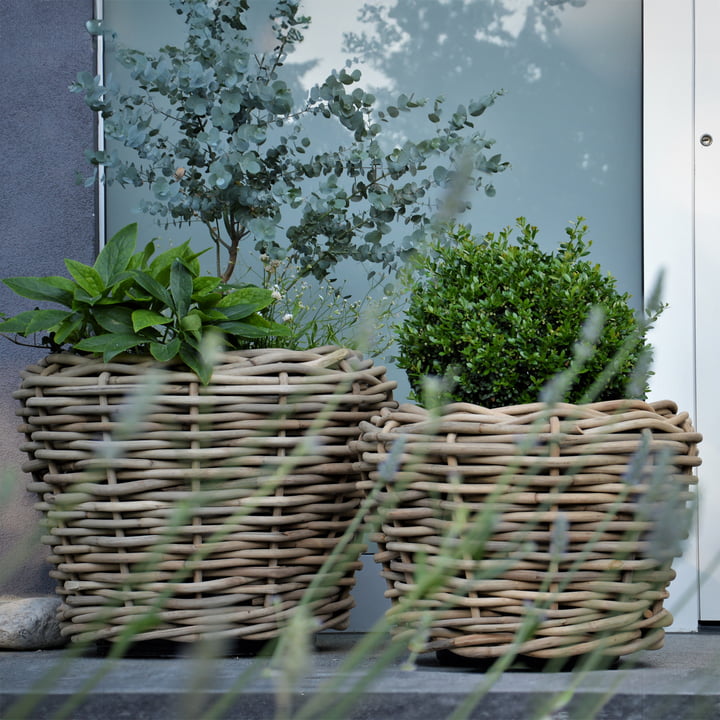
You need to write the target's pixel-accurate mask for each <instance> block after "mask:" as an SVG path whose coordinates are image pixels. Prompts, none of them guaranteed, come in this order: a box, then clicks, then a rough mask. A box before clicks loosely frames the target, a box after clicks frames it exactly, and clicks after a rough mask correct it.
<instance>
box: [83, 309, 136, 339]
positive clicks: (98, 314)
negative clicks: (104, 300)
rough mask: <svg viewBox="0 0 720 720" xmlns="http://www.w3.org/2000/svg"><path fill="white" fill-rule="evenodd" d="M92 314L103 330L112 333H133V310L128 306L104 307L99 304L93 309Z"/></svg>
mask: <svg viewBox="0 0 720 720" xmlns="http://www.w3.org/2000/svg"><path fill="white" fill-rule="evenodd" d="M92 316H93V317H94V318H95V320H96V321H97V323H98V325H100V327H101V328H102V329H103V330H107V331H108V332H110V333H132V332H133V326H132V318H131V316H132V311H131V310H130V308H127V307H116V306H113V307H103V306H101V305H100V306H97V307H96V308H94V309H93V311H92Z"/></svg>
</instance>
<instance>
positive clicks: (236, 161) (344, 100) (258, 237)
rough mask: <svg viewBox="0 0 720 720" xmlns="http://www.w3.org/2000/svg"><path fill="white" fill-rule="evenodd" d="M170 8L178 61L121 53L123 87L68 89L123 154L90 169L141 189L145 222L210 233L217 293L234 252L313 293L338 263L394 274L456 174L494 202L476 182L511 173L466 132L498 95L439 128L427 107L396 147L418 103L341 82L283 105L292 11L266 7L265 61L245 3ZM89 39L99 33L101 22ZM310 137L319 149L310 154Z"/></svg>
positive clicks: (280, 5)
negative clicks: (192, 225)
mask: <svg viewBox="0 0 720 720" xmlns="http://www.w3.org/2000/svg"><path fill="white" fill-rule="evenodd" d="M169 2H170V4H171V5H172V6H173V7H174V8H175V9H176V10H177V12H178V13H179V14H181V15H183V16H184V19H185V23H186V27H187V32H186V38H185V43H184V45H183V47H173V46H166V47H163V48H161V49H160V50H159V51H158V52H157V54H154V55H151V54H147V53H144V52H140V51H138V50H132V49H128V48H124V47H120V46H119V45H115V49H114V52H115V54H116V57H117V59H118V61H119V62H120V63H121V65H122V66H124V67H125V68H126V69H127V70H128V72H129V75H130V78H131V83H130V84H131V86H130V87H129V88H123V87H119V86H116V85H113V84H111V83H109V84H108V86H107V87H104V86H102V85H101V84H100V80H99V78H97V77H93V76H92V75H91V74H90V73H87V72H84V73H80V74H79V75H78V78H77V82H75V83H74V84H73V85H72V86H71V89H72V90H73V91H75V92H79V93H82V94H83V95H84V97H85V101H86V103H87V105H88V106H89V107H90V108H91V109H92V110H93V111H95V112H98V113H100V114H101V115H102V117H103V118H104V128H105V133H106V136H108V137H109V138H110V139H111V140H112V141H115V142H116V143H119V144H120V145H121V146H124V147H125V148H128V149H129V150H130V151H131V153H132V154H133V159H131V160H127V159H122V158H121V157H120V156H119V155H118V153H117V152H115V151H113V150H112V149H111V150H108V151H91V152H88V153H87V156H88V159H89V160H90V162H91V163H93V164H94V165H97V166H104V167H105V169H106V171H107V173H106V177H107V178H108V180H109V181H115V182H118V183H120V184H121V185H134V186H137V187H140V186H145V187H147V188H149V189H150V190H151V191H152V194H153V199H152V200H149V201H147V202H146V203H145V204H144V207H143V209H144V210H145V211H146V212H149V213H151V214H153V215H156V216H159V217H160V218H164V219H165V220H166V221H168V222H177V223H183V222H192V221H200V222H202V223H204V224H205V225H206V226H207V228H208V230H209V232H210V234H211V237H212V240H213V241H214V243H215V244H216V247H217V249H218V271H217V274H218V275H221V276H222V277H223V279H224V280H225V281H227V280H228V279H229V278H230V277H231V275H232V273H233V271H234V269H235V267H236V265H238V259H239V258H238V250H239V248H240V247H241V242H243V241H244V242H251V243H252V246H253V247H254V249H255V251H257V252H259V253H267V254H269V255H270V256H272V257H274V258H277V257H282V255H283V254H284V252H286V251H292V252H293V253H295V255H296V256H297V262H298V267H299V268H300V271H301V272H302V273H303V274H308V273H313V274H314V275H315V276H316V277H317V278H319V279H322V278H324V277H326V276H327V274H328V273H329V272H330V271H331V269H332V268H333V267H334V266H335V264H336V263H337V262H339V261H340V260H342V259H344V258H351V259H354V260H360V261H369V262H372V263H376V264H381V265H382V266H383V267H384V268H394V267H395V266H396V263H397V260H398V258H399V257H400V258H402V257H405V256H406V255H408V254H411V253H412V251H413V248H414V247H416V246H417V245H419V244H420V243H419V240H420V239H421V238H422V237H423V236H424V234H425V233H426V231H427V229H428V227H429V225H430V224H431V222H432V217H431V216H432V212H431V210H430V208H431V201H432V190H433V188H446V187H452V185H453V183H454V182H456V181H457V179H458V178H457V175H458V173H457V172H456V171H455V170H453V167H454V166H455V165H456V162H457V161H458V160H460V159H462V161H463V162H462V167H463V168H464V174H465V175H466V176H467V177H463V180H464V181H465V182H467V183H468V184H469V185H472V186H473V187H474V188H475V189H480V188H484V189H485V191H486V193H487V194H488V195H492V194H494V189H493V187H492V185H491V184H489V183H487V184H486V182H485V179H484V178H485V177H487V176H490V175H493V174H494V173H497V172H499V171H501V170H503V169H504V168H505V166H506V163H504V162H502V160H501V157H500V155H492V156H488V155H486V151H487V150H489V149H490V148H491V147H492V145H493V141H492V140H490V139H487V138H485V136H484V135H483V134H482V133H479V132H477V131H475V130H474V122H473V121H474V118H475V117H478V116H479V115H481V114H482V113H483V112H484V111H485V110H486V109H487V107H489V106H490V105H492V103H493V102H494V100H495V98H496V97H497V94H498V93H491V94H490V95H488V96H487V97H485V98H483V99H481V100H476V101H469V102H468V104H467V107H465V106H460V107H458V108H457V109H456V110H455V111H454V112H452V114H451V115H450V117H449V118H447V119H443V107H442V105H443V102H442V99H437V100H435V102H434V103H433V106H432V110H431V111H430V112H429V113H428V116H427V118H428V133H427V135H426V137H423V138H421V139H418V140H415V141H410V140H406V141H405V142H404V143H403V144H402V145H396V142H395V141H394V140H393V139H392V138H393V137H394V136H396V135H397V132H395V131H394V122H393V121H394V120H395V119H396V118H398V117H400V116H401V115H402V114H403V113H410V112H421V111H422V108H423V107H424V106H425V104H426V101H425V100H421V99H416V98H414V97H412V96H411V95H407V94H401V95H400V96H399V97H398V98H397V100H396V102H395V103H394V104H392V105H391V106H389V107H386V108H381V107H378V105H379V103H378V101H377V99H376V98H375V96H374V95H372V94H371V93H369V92H366V91H365V90H364V89H363V88H362V87H360V86H359V84H358V83H359V81H360V77H361V75H360V71H359V70H357V69H351V68H350V67H349V66H348V67H347V68H344V69H341V70H339V71H334V72H332V73H331V74H330V75H329V76H328V77H327V78H326V79H325V80H324V81H323V82H322V83H321V84H319V85H317V86H315V87H313V88H312V89H311V91H310V92H309V94H307V95H306V96H304V97H303V98H302V99H300V100H299V101H298V100H297V98H295V97H294V96H293V89H292V88H293V83H292V80H293V77H292V71H291V70H288V69H286V68H285V67H284V63H285V60H286V58H287V56H288V54H289V53H291V52H292V51H293V49H294V48H295V47H296V46H297V45H298V44H299V43H301V42H302V41H303V35H302V30H303V29H305V28H307V27H308V24H309V22H310V18H308V17H305V16H302V15H301V14H300V13H299V4H300V3H299V0H277V1H276V2H274V3H273V4H272V5H271V4H270V3H268V6H270V7H269V10H270V12H269V16H270V19H271V21H272V32H273V35H274V39H275V40H274V42H275V46H274V48H273V49H272V50H271V51H269V52H267V53H265V54H259V53H256V52H255V50H254V49H253V46H252V42H251V41H252V37H253V32H252V31H251V30H248V22H249V21H248V20H247V19H246V17H245V16H246V13H247V12H248V10H249V4H250V3H249V1H248V0H216V1H215V2H212V3H210V2H207V0H169ZM88 28H89V30H90V31H91V32H107V31H105V30H104V29H103V28H102V27H100V26H99V25H98V23H97V22H95V23H92V24H91V25H89V26H88ZM255 34H257V33H255ZM304 121H308V124H309V125H310V126H312V127H313V128H314V132H315V133H316V136H319V137H322V138H323V141H322V142H323V146H321V147H314V146H313V142H312V141H311V139H310V137H309V134H308V133H307V131H306V129H305V128H304V125H303V122H304ZM333 138H340V141H341V142H340V144H338V143H337V141H336V140H333ZM110 147H112V144H111V146H110ZM465 168H467V169H466V170H465ZM88 182H93V178H89V179H88ZM396 223H404V224H405V225H407V227H408V228H409V232H408V234H407V235H406V236H405V238H404V239H403V240H402V241H401V242H400V243H399V245H396V243H395V242H391V241H390V240H389V234H390V232H391V229H392V225H393V224H396ZM282 235H284V237H282ZM222 255H225V260H224V265H225V267H224V269H221V262H220V258H221V256H222Z"/></svg>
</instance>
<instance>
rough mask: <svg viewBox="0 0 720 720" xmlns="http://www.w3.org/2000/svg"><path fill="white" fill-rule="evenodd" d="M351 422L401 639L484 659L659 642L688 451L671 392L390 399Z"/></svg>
mask: <svg viewBox="0 0 720 720" xmlns="http://www.w3.org/2000/svg"><path fill="white" fill-rule="evenodd" d="M362 427H363V434H362V438H361V440H360V441H358V442H357V443H356V447H357V449H358V451H359V453H361V454H362V461H361V462H360V463H359V464H358V469H359V470H360V471H362V473H363V477H364V479H363V481H362V482H361V487H362V488H363V489H364V490H365V491H366V492H367V493H371V492H373V490H375V492H376V493H377V492H378V490H377V486H378V485H380V487H381V490H380V492H379V494H378V495H377V516H378V518H379V519H378V523H379V531H378V533H377V535H376V537H375V539H376V541H377V543H378V548H379V549H378V553H377V554H376V560H377V561H378V562H379V563H381V564H382V567H383V575H384V577H385V580H386V581H387V587H388V590H387V592H386V595H387V596H388V597H389V598H390V599H391V601H392V604H393V606H392V608H391V610H390V611H389V612H390V618H391V620H392V622H393V627H394V631H395V633H396V634H398V635H400V636H404V637H407V639H408V642H409V643H411V644H412V645H413V647H415V648H418V647H421V648H422V649H423V650H426V651H432V650H442V651H449V652H451V653H454V654H457V655H462V656H465V657H468V658H477V659H485V658H494V657H499V656H501V655H504V654H506V653H508V652H515V653H517V654H519V655H527V656H533V657H537V658H558V657H569V656H573V655H582V654H586V653H590V652H599V653H602V654H604V655H607V656H615V657H618V656H621V655H625V654H628V653H632V652H635V651H636V650H640V649H654V648H658V647H660V646H661V645H662V642H663V638H664V630H663V628H664V627H666V626H667V625H669V624H670V623H671V621H672V617H671V615H670V613H669V612H668V611H667V610H666V609H665V608H664V607H663V601H664V599H666V597H667V595H668V593H667V586H668V584H669V583H670V581H671V580H672V578H673V577H674V572H673V570H672V569H671V562H672V559H673V557H675V556H677V555H678V554H679V551H680V542H681V540H682V539H683V538H684V537H685V535H686V533H687V526H688V522H689V516H690V512H691V511H690V509H689V508H690V506H691V500H692V498H693V492H692V489H691V486H692V485H693V484H694V483H695V482H696V479H695V477H694V475H693V469H694V468H695V467H696V466H697V465H699V464H700V458H699V457H698V454H697V444H698V442H700V440H701V436H700V435H699V434H698V433H697V432H695V431H694V429H693V427H692V425H691V423H690V420H689V418H688V415H687V413H678V411H677V407H676V406H675V404H674V403H672V402H668V401H665V402H658V403H644V402H641V401H630V400H618V401H610V402H603V403H595V404H590V405H583V406H576V405H564V404H560V405H555V406H553V407H548V406H545V405H543V404H539V403H538V404H533V405H521V406H515V407H507V408H499V409H492V410H491V409H487V408H483V407H476V406H473V405H467V404H454V405H450V406H447V407H446V408H444V409H442V410H441V411H440V412H438V413H434V414H431V413H429V412H427V411H426V410H424V409H422V408H419V407H415V406H413V405H402V406H401V407H400V408H398V409H396V410H395V409H391V408H387V409H384V410H382V411H381V412H380V413H378V414H377V415H376V416H374V417H373V418H372V421H371V422H365V423H363V426H362ZM400 441H401V442H402V445H398V442H400ZM424 588H429V589H424Z"/></svg>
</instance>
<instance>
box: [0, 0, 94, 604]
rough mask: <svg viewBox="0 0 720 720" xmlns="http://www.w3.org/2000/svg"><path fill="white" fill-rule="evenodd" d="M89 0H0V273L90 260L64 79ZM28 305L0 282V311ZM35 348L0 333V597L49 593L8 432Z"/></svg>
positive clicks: (88, 196) (80, 64)
mask: <svg viewBox="0 0 720 720" xmlns="http://www.w3.org/2000/svg"><path fill="white" fill-rule="evenodd" d="M92 12H93V2H92V0H2V2H0V67H1V68H2V74H1V75H0V78H1V79H0V108H2V114H1V115H0V159H2V167H3V170H2V184H1V185H0V258H1V260H0V277H8V276H14V275H61V274H65V267H64V264H63V258H65V257H73V258H76V259H78V260H81V261H83V262H87V261H89V260H91V259H92V257H93V255H94V252H95V245H96V231H95V220H94V217H95V201H94V193H95V191H94V189H87V188H84V187H82V186H80V185H77V184H76V183H75V174H76V172H77V171H82V172H84V171H85V170H86V167H87V166H86V164H85V162H84V158H83V151H84V149H85V148H87V147H90V146H91V145H92V143H93V138H94V129H93V128H94V121H93V117H92V113H91V112H90V111H89V110H88V109H87V107H86V106H85V105H84V103H83V101H82V98H81V97H80V96H78V95H74V94H71V93H70V92H69V91H68V85H69V84H70V83H71V82H72V81H73V79H74V78H75V75H76V74H77V72H78V71H80V70H89V71H92V70H93V67H94V62H95V61H94V49H93V42H92V39H91V38H90V36H89V35H88V34H87V32H86V31H85V22H86V21H87V20H88V19H90V18H91V17H92ZM31 307H32V304H31V301H30V300H23V299H22V298H18V297H17V296H15V295H14V294H13V293H11V292H10V290H9V289H8V288H6V287H5V286H4V285H2V286H0V311H3V312H5V313H7V314H14V313H16V312H19V311H21V310H27V309H30V308H31ZM41 356H42V350H38V349H33V348H24V347H18V346H16V345H14V344H12V343H11V342H9V341H7V340H6V339H3V338H0V594H2V593H14V594H26V593H38V592H44V591H51V590H52V587H53V583H52V582H51V580H50V579H49V577H48V567H47V566H46V565H45V564H44V562H43V558H44V557H45V555H46V550H45V549H44V548H43V547H42V546H41V545H40V544H39V541H38V540H37V534H38V530H37V528H38V522H37V519H38V516H37V514H36V512H35V511H34V509H33V507H32V503H33V498H32V496H30V495H29V494H28V493H27V492H26V491H25V489H24V483H25V478H24V476H23V474H22V472H21V470H20V465H21V464H22V462H23V461H24V457H23V455H22V454H21V452H20V450H19V447H20V444H21V441H22V438H21V437H20V435H19V433H17V432H16V427H17V424H18V421H17V418H16V417H15V409H16V401H15V400H14V399H13V398H12V392H13V390H14V389H15V388H16V387H17V385H18V379H19V371H20V369H21V368H22V367H23V366H25V365H27V364H29V363H31V362H33V361H35V360H37V359H38V358H39V357H41Z"/></svg>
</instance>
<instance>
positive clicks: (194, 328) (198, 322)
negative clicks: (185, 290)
mask: <svg viewBox="0 0 720 720" xmlns="http://www.w3.org/2000/svg"><path fill="white" fill-rule="evenodd" d="M180 327H181V328H182V329H183V330H185V331H186V332H191V333H199V332H200V330H202V319H201V318H200V315H198V313H196V312H191V313H189V314H188V315H186V316H185V317H184V318H181V319H180Z"/></svg>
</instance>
